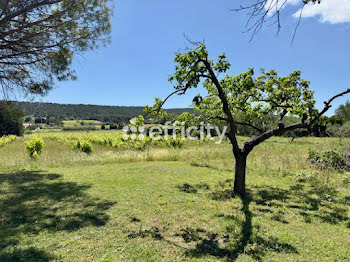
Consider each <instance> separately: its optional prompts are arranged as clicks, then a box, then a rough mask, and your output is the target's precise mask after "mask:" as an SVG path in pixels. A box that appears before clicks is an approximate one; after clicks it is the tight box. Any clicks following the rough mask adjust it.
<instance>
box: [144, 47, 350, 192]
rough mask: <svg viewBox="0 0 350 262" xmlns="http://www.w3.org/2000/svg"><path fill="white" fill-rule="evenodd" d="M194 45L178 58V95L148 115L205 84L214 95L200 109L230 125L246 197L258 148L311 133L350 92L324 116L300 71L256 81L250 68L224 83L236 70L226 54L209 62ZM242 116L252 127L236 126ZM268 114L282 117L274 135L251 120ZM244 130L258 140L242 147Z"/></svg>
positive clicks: (238, 183)
mask: <svg viewBox="0 0 350 262" xmlns="http://www.w3.org/2000/svg"><path fill="white" fill-rule="evenodd" d="M192 44H194V45H195V49H193V50H186V51H185V52H184V53H181V52H178V53H176V56H175V63H176V65H175V73H174V75H172V76H171V77H170V78H169V81H170V82H173V83H174V84H175V85H174V89H175V90H174V92H172V93H171V94H170V95H169V96H168V97H167V98H166V99H165V100H161V99H159V98H157V99H156V100H155V104H154V105H153V107H148V106H147V107H146V108H145V112H146V113H147V114H150V115H152V114H157V113H158V112H159V111H161V108H162V106H163V105H164V104H165V102H166V101H167V100H168V99H169V98H170V97H172V96H174V95H184V94H186V92H187V91H188V90H189V89H191V88H197V87H198V86H199V85H200V84H201V83H203V87H204V88H205V89H206V90H207V92H208V95H207V96H206V97H201V96H197V97H195V98H194V104H195V106H196V108H197V109H198V110H199V111H200V112H202V113H203V115H204V116H205V117H206V118H207V119H214V118H216V119H220V120H222V121H224V122H226V124H227V125H228V127H229V131H228V132H227V134H226V135H227V137H228V139H229V141H230V143H231V144H232V150H233V155H234V157H235V160H236V166H235V179H234V191H233V192H234V194H237V195H240V196H244V195H245V192H246V183H245V181H246V166H247V157H248V155H249V153H250V152H251V151H252V150H253V149H254V148H255V147H256V146H257V145H259V144H260V143H262V142H264V141H265V140H267V139H269V138H270V137H273V136H278V135H281V134H283V133H285V132H287V131H292V130H295V129H308V128H310V127H311V126H313V125H314V124H315V123H317V121H318V120H319V119H320V118H321V117H322V116H323V115H324V114H325V113H326V112H327V111H328V110H329V109H330V108H331V103H332V102H333V101H334V100H335V99H336V98H338V97H340V96H343V95H345V94H348V93H350V89H347V90H346V91H344V92H342V93H339V94H337V95H335V96H334V97H332V98H331V99H330V100H328V101H327V102H325V103H324V104H325V107H324V108H323V110H321V111H318V110H317V109H316V107H315V100H314V93H313V91H311V90H310V89H309V85H310V83H309V82H308V81H306V80H303V79H301V72H300V71H294V72H292V73H291V74H289V75H288V76H285V77H280V76H278V74H277V72H276V71H274V70H271V71H267V72H266V71H262V74H261V75H260V76H258V77H255V76H254V75H255V74H254V70H253V69H251V68H250V69H249V70H248V71H247V72H244V73H242V74H239V75H237V76H233V75H225V76H224V77H220V78H219V74H220V73H225V72H227V71H228V70H229V69H230V66H231V65H230V63H229V62H228V61H227V59H226V56H225V54H222V55H220V56H219V58H218V59H217V61H216V62H214V61H213V60H210V59H209V57H208V51H207V49H206V46H205V45H204V44H202V43H192ZM241 112H243V113H244V114H246V115H247V118H246V119H247V121H246V122H238V121H236V115H238V114H239V113H241ZM267 114H274V115H276V116H278V123H277V124H276V127H275V128H272V129H270V130H266V128H260V127H257V126H255V125H254V124H252V123H251V121H250V120H249V119H256V118H261V119H262V118H263V117H264V116H266V115H267ZM287 115H291V116H296V117H298V118H299V119H300V121H299V123H295V124H290V125H286V124H285V121H284V120H285V117H286V116H287ZM239 125H245V126H249V127H250V128H254V129H255V130H257V131H258V135H256V136H253V137H252V138H251V139H250V140H249V141H248V142H245V143H244V144H243V145H239V143H238V141H237V126H239Z"/></svg>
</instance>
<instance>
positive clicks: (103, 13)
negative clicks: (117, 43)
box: [0, 0, 112, 94]
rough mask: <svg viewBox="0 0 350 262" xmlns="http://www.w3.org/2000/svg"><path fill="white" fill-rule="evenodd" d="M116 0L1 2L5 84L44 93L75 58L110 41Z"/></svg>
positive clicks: (0, 60)
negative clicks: (113, 3)
mask: <svg viewBox="0 0 350 262" xmlns="http://www.w3.org/2000/svg"><path fill="white" fill-rule="evenodd" d="M110 2H111V0H0V86H1V88H2V91H3V93H4V94H8V93H9V92H10V91H13V92H15V91H21V92H24V93H31V94H44V93H45V92H46V91H48V90H49V89H51V88H52V87H53V84H54V81H55V79H56V80H67V79H75V73H74V70H73V69H72V68H71V64H72V62H73V59H74V57H75V55H77V54H81V53H82V52H85V51H87V50H91V49H94V48H97V47H98V46H99V45H100V44H102V45H103V44H106V43H107V42H108V41H109V34H110V31H111V25H110V17H111V15H112V8H111V6H110Z"/></svg>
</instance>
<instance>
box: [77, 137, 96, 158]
mask: <svg viewBox="0 0 350 262" xmlns="http://www.w3.org/2000/svg"><path fill="white" fill-rule="evenodd" d="M73 148H75V149H78V150H81V151H82V152H84V153H86V154H88V155H90V154H92V152H93V151H94V148H93V146H92V145H91V143H90V142H88V141H83V140H77V141H75V142H74V144H73Z"/></svg>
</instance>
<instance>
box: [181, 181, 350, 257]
mask: <svg viewBox="0 0 350 262" xmlns="http://www.w3.org/2000/svg"><path fill="white" fill-rule="evenodd" d="M232 187H233V181H232V180H230V179H229V180H225V181H222V182H220V183H219V184H218V185H217V186H214V187H213V188H214V190H209V189H210V187H208V188H207V189H204V190H200V189H199V188H198V186H197V185H190V184H186V187H178V188H179V189H180V188H186V189H188V188H189V189H192V188H195V189H196V190H187V192H186V191H184V190H181V191H182V192H186V193H196V194H201V195H203V196H207V197H208V198H209V199H211V200H214V201H230V200H231V199H232ZM250 188H251V190H250V191H249V193H248V194H247V195H246V197H245V198H243V199H241V201H242V207H241V211H242V213H243V214H244V219H240V218H239V217H237V216H236V215H234V214H226V215H225V214H219V215H217V216H218V217H221V218H224V219H225V220H226V221H230V223H233V225H232V226H228V227H226V231H225V232H224V233H216V232H210V231H208V230H205V229H202V228H191V227H187V228H184V229H182V230H181V231H180V232H179V233H177V234H176V236H177V237H181V238H182V239H183V241H184V242H185V243H190V244H191V243H192V244H194V247H193V248H189V249H187V250H186V254H187V255H189V256H191V257H197V258H200V257H205V256H208V255H209V256H215V257H219V258H225V259H226V260H227V261H234V260H236V259H237V258H238V257H239V256H240V255H241V254H245V255H248V256H250V257H251V258H253V259H255V260H257V261H263V259H264V256H265V254H266V252H267V251H272V252H277V253H280V252H284V253H298V251H297V249H296V248H295V247H294V246H292V245H290V244H288V243H284V242H281V241H279V240H278V239H276V238H274V237H267V238H266V237H265V238H263V237H261V236H259V234H258V232H259V228H258V226H257V225H255V226H254V225H253V224H252V217H253V212H252V211H251V210H250V208H251V204H254V211H255V212H256V214H255V215H261V214H265V215H268V216H270V218H271V219H273V220H276V221H278V222H282V223H289V221H286V220H285V219H284V212H286V211H285V210H287V209H288V211H291V212H294V213H295V214H296V215H299V216H302V217H303V218H304V219H305V222H311V219H319V220H321V221H322V222H325V223H329V224H338V223H344V224H345V225H346V226H347V227H349V225H350V221H349V218H348V216H347V207H348V206H349V204H350V203H349V201H350V198H349V197H345V198H341V197H340V196H339V194H338V191H337V190H335V189H333V188H329V187H324V186H317V185H308V184H304V183H296V184H295V185H293V186H290V187H289V188H288V189H283V188H276V187H271V186H250ZM238 227H240V230H237V229H238Z"/></svg>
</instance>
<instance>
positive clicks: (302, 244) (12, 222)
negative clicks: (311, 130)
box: [0, 131, 350, 261]
mask: <svg viewBox="0 0 350 262" xmlns="http://www.w3.org/2000/svg"><path fill="white" fill-rule="evenodd" d="M116 133H117V132H112V131H110V132H107V131H106V132H89V133H84V132H81V133H73V134H70V133H64V134H62V136H63V135H66V136H67V137H70V135H76V136H78V135H80V136H82V137H91V138H92V137H98V136H100V137H101V138H100V140H97V139H95V140H96V141H92V139H91V140H89V142H90V143H91V145H92V146H93V147H94V152H93V153H92V154H86V153H84V152H81V151H77V150H75V149H74V148H72V147H71V146H69V145H68V144H66V143H62V142H61V141H59V140H58V139H56V138H54V137H55V136H58V135H60V134H56V133H52V134H40V137H41V138H42V139H43V140H44V143H45V148H44V150H43V151H42V154H41V156H40V158H38V161H32V160H31V159H30V158H29V157H28V155H27V152H26V149H25V147H24V145H23V143H24V142H25V141H27V140H32V137H31V136H25V137H23V138H17V139H16V141H14V142H13V143H11V144H7V145H6V146H5V147H3V148H1V149H0V208H1V210H2V212H1V219H0V232H2V233H1V235H0V243H1V249H0V261H232V260H237V261H255V260H257V261H326V260H329V261H347V260H348V258H349V257H350V253H349V249H348V247H349V245H350V242H349V238H348V235H349V228H350V210H349V204H350V202H349V201H350V199H349V196H350V173H349V172H348V171H346V170H338V169H337V168H334V167H333V165H332V162H333V160H334V158H333V157H330V158H328V157H327V158H324V157H323V156H325V155H327V156H328V155H333V153H331V154H325V153H324V152H336V154H338V152H341V154H342V155H346V153H349V152H350V147H349V145H350V140H348V139H337V138H297V139H295V140H294V141H293V142H291V141H290V139H289V138H278V137H277V138H272V139H271V140H268V141H267V142H266V143H264V144H261V145H260V146H258V147H257V148H255V150H254V151H253V152H252V153H251V155H250V156H249V157H248V163H249V165H248V170H247V172H248V174H249V175H248V177H247V184H248V186H247V188H248V191H247V195H246V197H245V198H243V200H241V199H240V198H232V197H231V192H232V186H233V179H232V178H233V171H234V161H232V156H231V154H232V151H231V147H230V143H229V142H228V141H226V140H224V142H223V143H222V144H220V145H215V144H214V143H213V142H212V141H207V142H201V143H199V142H198V141H184V142H183V144H182V146H181V147H180V148H179V147H176V148H174V147H172V146H171V147H168V146H167V145H165V144H162V145H156V144H150V145H148V146H147V147H146V148H145V150H143V151H142V150H136V149H135V148H131V147H130V148H128V147H113V146H110V145H108V144H109V142H102V141H103V140H104V139H106V138H107V137H109V136H110V137H112V136H113V135H115V134H116ZM102 137H103V139H102ZM247 139H248V138H245V137H238V141H239V143H243V142H244V141H247ZM108 141H110V140H108ZM113 142H114V140H112V144H113ZM310 152H315V153H316V154H320V155H322V157H323V159H328V160H327V161H328V162H329V163H330V165H329V166H328V167H327V168H319V167H318V166H317V165H315V164H314V163H312V162H311V161H310V160H308V158H310ZM335 159H337V158H335Z"/></svg>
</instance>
